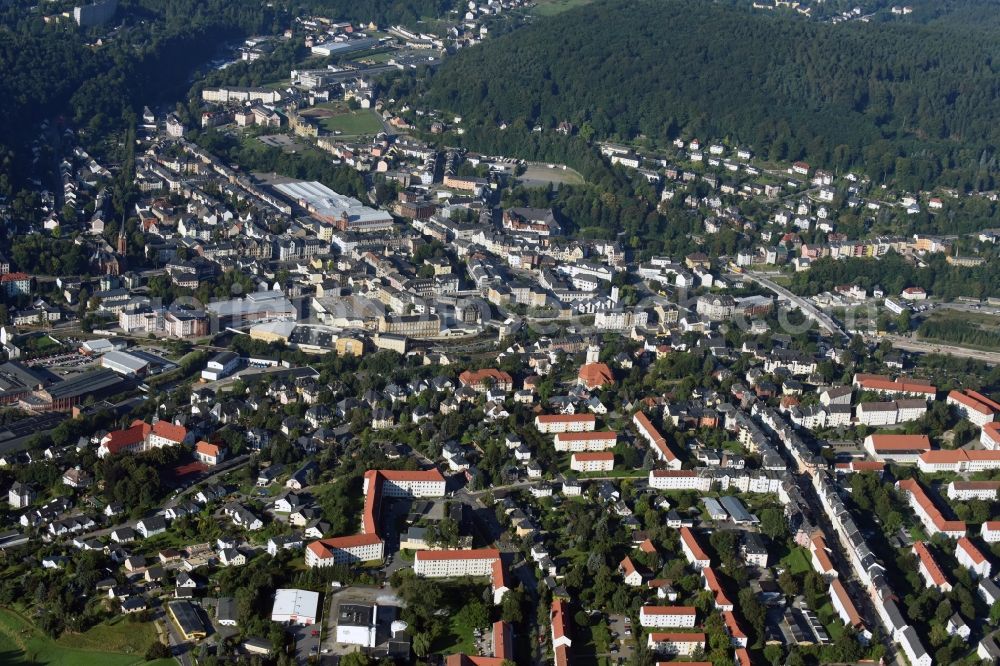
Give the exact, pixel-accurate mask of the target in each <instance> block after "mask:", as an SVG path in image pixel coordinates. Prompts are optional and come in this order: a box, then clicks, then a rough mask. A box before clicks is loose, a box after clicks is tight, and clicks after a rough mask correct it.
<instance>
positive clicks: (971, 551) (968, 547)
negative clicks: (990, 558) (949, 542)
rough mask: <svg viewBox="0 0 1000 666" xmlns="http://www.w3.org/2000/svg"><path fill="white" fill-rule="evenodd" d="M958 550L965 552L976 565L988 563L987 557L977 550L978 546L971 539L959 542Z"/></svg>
mask: <svg viewBox="0 0 1000 666" xmlns="http://www.w3.org/2000/svg"><path fill="white" fill-rule="evenodd" d="M956 548H961V549H962V550H964V551H965V554H966V555H968V556H969V558H970V559H971V560H972V561H973V562H975V563H976V564H982V563H983V562H985V561H986V556H985V555H983V553H982V551H980V550H979V549H978V548H976V544H974V543H972V541H970V540H969V537H962V538H961V539H959V540H958V545H957V546H956Z"/></svg>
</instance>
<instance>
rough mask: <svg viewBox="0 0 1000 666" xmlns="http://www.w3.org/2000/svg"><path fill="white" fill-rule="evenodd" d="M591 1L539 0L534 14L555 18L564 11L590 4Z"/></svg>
mask: <svg viewBox="0 0 1000 666" xmlns="http://www.w3.org/2000/svg"><path fill="white" fill-rule="evenodd" d="M590 1H591V0H539V2H538V4H537V5H536V6H535V9H534V13H535V14H537V15H539V16H555V15H556V14H562V13H563V12H565V11H569V10H570V9H574V8H576V7H582V6H583V5H588V4H590Z"/></svg>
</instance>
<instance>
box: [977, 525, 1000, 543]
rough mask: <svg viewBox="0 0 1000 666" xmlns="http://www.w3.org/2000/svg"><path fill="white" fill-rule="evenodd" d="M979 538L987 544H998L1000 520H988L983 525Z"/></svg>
mask: <svg viewBox="0 0 1000 666" xmlns="http://www.w3.org/2000/svg"><path fill="white" fill-rule="evenodd" d="M979 536H981V537H982V538H983V541H985V542H986V543H997V542H998V541H1000V520H988V521H986V522H985V523H983V526H982V528H981V529H980V530H979Z"/></svg>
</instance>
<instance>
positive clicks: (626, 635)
mask: <svg viewBox="0 0 1000 666" xmlns="http://www.w3.org/2000/svg"><path fill="white" fill-rule="evenodd" d="M608 629H609V630H610V631H611V646H610V648H609V649H610V650H611V656H612V658H617V659H624V660H625V662H626V663H631V661H632V655H633V654H634V653H635V635H634V628H633V627H632V626H631V622H630V620H629V619H628V617H626V616H625V615H615V614H612V615H609V616H608ZM615 648H617V649H618V651H617V652H616V651H615Z"/></svg>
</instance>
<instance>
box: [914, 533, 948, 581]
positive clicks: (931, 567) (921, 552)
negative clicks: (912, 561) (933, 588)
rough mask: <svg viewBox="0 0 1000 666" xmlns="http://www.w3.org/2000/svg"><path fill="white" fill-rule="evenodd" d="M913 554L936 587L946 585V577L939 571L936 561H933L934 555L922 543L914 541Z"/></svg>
mask: <svg viewBox="0 0 1000 666" xmlns="http://www.w3.org/2000/svg"><path fill="white" fill-rule="evenodd" d="M913 552H914V553H916V555H917V557H918V558H919V559H920V561H921V562H922V563H923V565H924V568H925V569H926V570H927V574H928V575H929V576H930V577H931V580H932V581H934V584H935V585H937V586H938V587H940V586H942V585H945V584H947V583H948V577H947V576H945V575H944V572H943V571H941V567H940V566H939V565H938V563H937V560H935V559H934V555H932V554H931V551H929V550H928V549H927V546H926V545H924V542H923V541H915V542H914V543H913Z"/></svg>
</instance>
